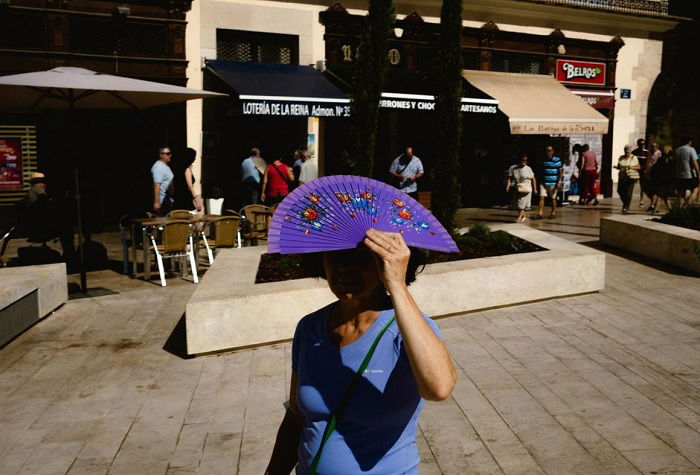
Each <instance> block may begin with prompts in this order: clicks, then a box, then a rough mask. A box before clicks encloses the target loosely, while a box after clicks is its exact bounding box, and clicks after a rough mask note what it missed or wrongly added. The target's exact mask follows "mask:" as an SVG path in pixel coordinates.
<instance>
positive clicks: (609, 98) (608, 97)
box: [572, 91, 615, 109]
mask: <svg viewBox="0 0 700 475" xmlns="http://www.w3.org/2000/svg"><path fill="white" fill-rule="evenodd" d="M572 92H573V93H574V94H576V95H577V96H578V97H579V98H580V99H581V100H582V101H583V102H585V103H586V104H588V105H589V106H591V107H593V108H594V109H614V108H615V96H614V95H613V93H612V92H600V93H598V92H585V91H572Z"/></svg>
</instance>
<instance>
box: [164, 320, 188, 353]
mask: <svg viewBox="0 0 700 475" xmlns="http://www.w3.org/2000/svg"><path fill="white" fill-rule="evenodd" d="M163 349H164V350H165V351H167V352H168V353H170V354H171V355H175V356H177V357H178V358H181V359H183V360H189V359H192V358H194V356H192V355H188V354H187V324H186V320H185V314H184V313H183V314H182V317H180V320H178V321H177V324H176V325H175V328H173V331H172V332H171V333H170V336H169V337H168V339H167V340H166V341H165V344H164V345H163Z"/></svg>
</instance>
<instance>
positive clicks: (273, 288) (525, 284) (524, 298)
mask: <svg viewBox="0 0 700 475" xmlns="http://www.w3.org/2000/svg"><path fill="white" fill-rule="evenodd" d="M493 228H494V230H495V229H503V230H505V231H507V232H509V233H511V234H513V235H515V236H518V237H520V238H522V239H525V240H527V241H530V242H532V243H535V244H537V245H539V246H541V247H544V248H545V249H547V250H546V251H541V252H532V253H525V254H516V255H509V256H500V257H486V258H482V259H470V260H464V261H455V262H446V263H440V264H432V265H430V266H427V267H426V269H425V270H424V271H423V272H422V273H421V274H420V275H419V276H418V280H417V281H416V282H415V283H414V284H412V285H411V293H412V294H413V296H414V297H415V299H416V301H417V302H418V305H419V306H420V308H421V309H422V310H423V311H424V312H426V313H427V314H429V315H431V316H433V317H440V316H445V315H450V314H455V313H463V312H468V311H473V310H479V309H484V308H490V307H498V306H502V305H511V304H516V303H521V302H528V301H533V300H540V299H546V298H553V297H561V296H565V295H574V294H581V293H586V292H595V291H598V290H601V289H603V287H604V285H605V255H604V254H603V253H601V252H598V251H596V250H593V249H590V248H588V247H585V246H581V245H579V244H576V243H573V242H570V241H566V240H564V239H561V238H558V237H556V236H553V235H551V234H548V233H545V232H542V231H538V230H536V229H531V228H529V227H526V226H523V225H519V224H509V225H502V226H494V227H493ZM264 252H266V247H264V246H260V247H248V248H242V249H226V250H222V251H221V252H220V253H219V255H218V256H217V258H216V260H215V261H214V264H213V265H212V266H211V268H210V269H209V270H208V271H207V274H206V276H205V277H204V278H203V279H202V282H201V283H200V284H199V286H198V288H197V290H195V292H194V294H193V295H192V297H191V298H190V300H189V301H188V302H187V349H188V353H190V354H200V353H208V352H213V351H220V350H226V349H235V348H242V347H248V346H255V345H261V344H266V343H273V342H277V341H283V340H289V339H290V338H292V337H293V335H294V329H295V327H296V324H297V322H298V321H299V319H300V318H301V317H303V316H304V315H306V314H308V313H311V312H313V311H315V310H317V309H319V308H321V307H323V306H325V305H327V304H329V303H331V302H333V301H334V300H335V296H334V295H333V294H332V293H331V291H330V290H329V289H328V285H327V283H326V282H325V281H324V280H319V279H299V280H291V281H286V282H272V283H269V284H258V285H256V284H254V283H253V282H254V281H255V274H256V272H257V268H258V262H259V261H260V256H261V255H262V254H263V253H264Z"/></svg>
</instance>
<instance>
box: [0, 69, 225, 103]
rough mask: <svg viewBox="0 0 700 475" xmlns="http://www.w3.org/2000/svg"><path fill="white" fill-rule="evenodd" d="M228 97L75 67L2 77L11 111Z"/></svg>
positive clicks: (0, 87)
mask: <svg viewBox="0 0 700 475" xmlns="http://www.w3.org/2000/svg"><path fill="white" fill-rule="evenodd" d="M224 95H225V94H220V93H218V92H210V91H202V90H199V89H190V88H187V87H180V86H173V85H170V84H163V83H159V82H153V81H142V80H140V79H131V78H125V77H122V76H112V75H110V74H101V73H98V72H95V71H90V70H89V69H83V68H72V67H61V68H54V69H51V70H49V71H38V72H35V73H23V74H13V75H10V76H2V77H0V96H2V98H3V99H2V101H1V102H0V107H3V108H8V109H30V110H38V109H144V108H146V107H153V106H160V105H164V104H171V103H175V102H183V101H188V100H190V99H203V98H206V97H216V96H224Z"/></svg>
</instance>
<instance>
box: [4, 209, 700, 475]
mask: <svg viewBox="0 0 700 475" xmlns="http://www.w3.org/2000/svg"><path fill="white" fill-rule="evenodd" d="M636 206H637V200H636V197H635V200H634V202H633V209H634V210H635V211H636V210H637V209H638V208H636ZM619 209H620V206H619V201H617V200H604V201H603V202H601V204H600V205H598V206H597V207H595V208H593V207H587V208H585V209H575V208H572V207H565V208H562V209H560V210H559V213H558V216H557V217H556V218H555V219H553V220H549V219H544V220H541V221H532V220H531V221H529V222H528V223H527V225H529V226H533V227H536V228H539V229H542V230H545V231H548V232H553V233H555V234H556V235H558V236H561V237H564V238H566V239H571V240H575V241H578V242H581V243H583V244H585V245H590V246H593V247H596V248H598V249H602V250H604V251H606V252H607V272H606V279H607V283H606V288H605V290H604V291H603V292H601V293H598V294H590V295H583V296H577V297H571V298H563V299H556V300H550V301H545V302H539V303H535V304H529V305H521V306H514V307H509V308H504V309H497V310H489V311H484V312H476V313H471V314H467V315H462V316H455V317H450V318H445V319H441V320H439V324H440V327H441V329H442V331H443V333H444V335H445V337H446V341H447V345H448V347H449V349H450V352H451V354H452V356H453V358H454V360H455V362H456V364H457V367H458V372H459V380H458V383H457V387H456V388H455V391H454V393H453V395H452V397H451V398H450V399H448V400H447V401H444V402H442V403H427V404H426V406H425V410H424V412H423V415H422V417H421V423H420V431H419V433H418V444H419V448H420V451H421V455H422V458H423V464H422V466H421V472H422V473H424V474H433V473H450V474H466V473H500V472H506V473H536V472H545V473H567V474H568V473H592V474H593V473H595V474H598V473H638V472H644V473H700V433H699V431H700V292H698V290H699V289H700V280H699V279H698V278H697V277H693V276H689V275H687V274H685V273H684V272H682V271H680V270H677V269H674V268H670V267H667V266H663V265H659V264H655V263H653V262H649V261H646V260H644V259H643V258H638V257H633V256H629V255H622V254H620V253H617V252H611V250H609V249H605V248H601V247H600V246H599V244H598V243H597V236H598V231H599V220H600V217H601V215H604V214H606V213H610V212H619ZM639 209H641V208H639ZM534 214H535V213H534V211H533V212H531V213H530V215H531V216H533V215H534ZM547 215H548V209H546V210H545V216H547ZM514 219H515V212H513V211H509V210H501V209H480V210H476V209H466V210H461V211H460V213H459V220H460V222H461V223H463V224H469V223H473V222H476V221H484V222H487V223H489V222H512V221H513V220H514ZM95 239H96V240H98V241H99V240H102V241H103V242H107V241H108V242H107V244H108V248H109V249H110V256H111V257H113V258H114V259H119V248H118V247H116V248H115V246H118V241H117V240H116V238H115V237H114V236H113V235H98V236H96V237H95ZM576 272H577V270H576V269H575V268H572V269H571V276H570V278H571V279H572V280H574V279H576V278H577V273H576ZM533 278H537V279H541V282H542V285H547V276H546V275H542V276H533ZM71 280H73V281H77V279H76V276H71ZM89 282H90V285H91V287H101V288H103V289H106V290H108V291H110V292H104V293H112V292H117V293H113V294H111V295H105V296H102V297H94V298H85V299H79V300H71V301H69V302H68V303H67V304H66V305H65V306H63V307H62V308H60V309H59V310H58V311H57V312H55V313H54V314H53V315H51V316H49V317H48V318H47V319H45V320H44V321H42V322H41V323H39V324H38V325H36V326H35V327H33V328H32V329H30V330H29V331H28V332H26V333H25V334H24V335H22V336H21V337H19V338H18V339H17V340H15V341H13V342H12V343H10V344H9V345H7V346H6V347H5V348H3V349H0V408H2V410H1V411H0V428H2V430H0V473H2V474H13V473H26V474H30V473H31V474H36V473H58V474H60V473H71V474H73V473H107V472H109V473H125V474H144V473H194V472H199V473H204V474H212V473H241V474H254V473H262V472H263V470H264V468H265V466H266V463H267V459H268V456H269V454H270V451H271V448H272V445H273V443H274V435H275V432H276V430H277V426H278V424H279V422H280V420H281V418H282V416H283V408H282V402H283V401H284V400H285V399H286V394H287V391H288V387H287V385H288V379H289V371H290V362H289V358H290V345H289V344H279V345H274V346H268V347H263V348H258V349H253V350H246V351H240V352H235V353H225V354H221V355H218V356H206V357H199V358H193V359H186V358H184V357H183V356H184V340H183V335H184V327H183V325H182V323H181V322H180V320H181V317H182V314H183V311H184V305H185V302H186V301H187V299H188V298H189V296H190V294H191V292H192V291H193V290H194V288H195V286H194V285H193V284H191V283H189V282H187V281H184V280H180V279H177V278H171V279H169V280H168V287H166V288H160V287H159V286H157V285H155V284H151V283H146V282H143V281H141V280H138V279H129V278H127V277H125V276H122V275H120V274H117V273H116V272H114V271H111V270H105V271H100V272H96V273H91V274H90V280H89ZM456 291H457V290H456ZM458 291H460V292H468V291H469V289H459V290H458ZM178 322H180V324H178Z"/></svg>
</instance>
